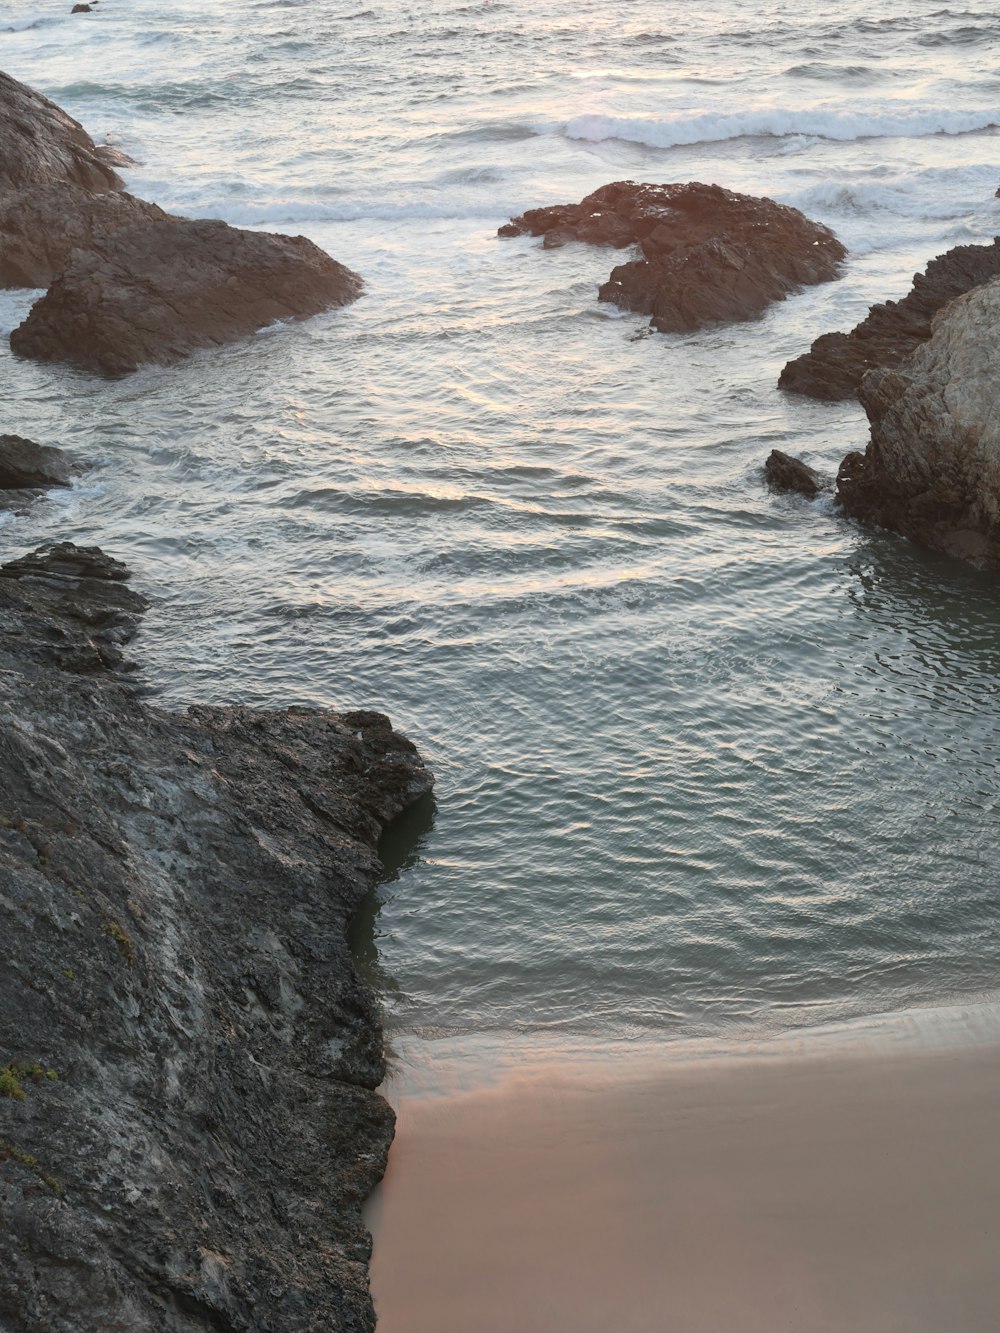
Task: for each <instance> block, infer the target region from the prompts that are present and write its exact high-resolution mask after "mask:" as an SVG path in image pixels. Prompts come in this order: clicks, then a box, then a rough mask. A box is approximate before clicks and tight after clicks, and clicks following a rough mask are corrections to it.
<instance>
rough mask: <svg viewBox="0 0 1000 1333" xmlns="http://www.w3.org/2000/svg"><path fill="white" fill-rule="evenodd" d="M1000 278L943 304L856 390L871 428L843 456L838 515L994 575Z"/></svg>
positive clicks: (998, 523)
mask: <svg viewBox="0 0 1000 1333" xmlns="http://www.w3.org/2000/svg"><path fill="white" fill-rule="evenodd" d="M998 385H1000V279H997V280H994V281H993V282H990V283H987V284H986V285H985V286H981V287H977V288H975V289H974V290H973V291H970V292H968V293H967V294H966V295H964V296H960V297H958V298H957V299H956V300H954V301H952V303H951V304H950V305H948V306H947V307H945V309H944V310H942V311H941V312H940V313H939V314H938V315H937V316H935V318H934V321H933V331H932V334H931V337H930V339H929V340H928V341H927V342H925V343H923V344H921V345H920V346H918V348H917V349H916V351H915V352H914V353H913V354H912V355H911V357H910V358H909V360H907V361H906V362H905V363H904V364H903V365H901V366H899V367H898V368H896V369H893V370H888V369H881V370H872V371H869V372H868V374H867V375H866V376H865V377H864V379H863V380H862V383H861V392H860V397H861V402H862V404H863V405H864V408H865V410H866V412H867V413H868V418H869V421H870V423H871V442H870V444H869V445H868V448H867V450H866V452H865V453H864V454H860V453H852V454H849V455H848V456H847V458H845V459H844V462H843V463H842V465H841V469H840V475H839V477H838V482H837V493H838V498H839V500H840V503H841V505H842V507H843V509H844V510H845V511H846V512H847V513H849V514H852V515H854V516H855V517H858V518H863V519H869V520H872V521H874V522H877V523H880V524H882V525H883V526H885V527H889V528H893V529H895V530H896V531H897V532H902V533H904V534H905V535H906V536H907V537H910V538H912V539H913V540H914V541H917V542H920V543H921V544H922V545H925V546H930V547H933V548H934V549H935V550H939V551H944V552H946V553H947V554H950V555H955V556H959V557H961V558H962V559H965V560H969V561H971V562H972V563H973V564H974V565H977V566H979V567H981V568H990V569H997V568H1000V411H998Z"/></svg>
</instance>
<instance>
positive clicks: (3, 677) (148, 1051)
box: [0, 543, 431, 1333]
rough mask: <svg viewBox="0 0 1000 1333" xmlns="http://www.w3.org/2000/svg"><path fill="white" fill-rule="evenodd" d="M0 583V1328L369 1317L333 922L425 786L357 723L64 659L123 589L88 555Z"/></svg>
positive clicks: (328, 1325) (353, 1063) (167, 1330)
mask: <svg viewBox="0 0 1000 1333" xmlns="http://www.w3.org/2000/svg"><path fill="white" fill-rule="evenodd" d="M2 573H3V577H0V714H2V718H3V725H2V726H0V936H2V938H3V941H4V967H3V968H2V969H0V1196H2V1201H3V1222H4V1225H3V1226H2V1227H0V1327H3V1328H4V1329H10V1330H14V1329H17V1330H19V1331H20V1333H82V1330H97V1329H101V1330H108V1331H109V1333H110V1331H111V1330H121V1333H126V1331H127V1333H205V1330H206V1329H216V1330H218V1329H228V1330H240V1331H241V1333H265V1331H270V1330H277V1329H280V1330H282V1333H307V1331H308V1333H318V1330H320V1329H322V1330H324V1333H326V1331H329V1333H370V1331H371V1330H372V1329H373V1328H374V1323H375V1320H374V1313H373V1310H372V1306H371V1301H370V1298H369V1294H368V1279H367V1262H368V1258H369V1252H370V1240H369V1237H368V1235H367V1233H366V1232H365V1230H364V1228H363V1226H362V1223H361V1219H360V1211H359V1210H360V1204H361V1201H362V1200H363V1198H364V1197H365V1196H366V1194H367V1193H368V1192H369V1190H370V1189H371V1188H372V1186H373V1185H374V1184H375V1182H376V1181H377V1180H378V1179H379V1177H380V1176H381V1174H382V1171H383V1168H384V1165H385V1158H386V1152H387V1150H388V1146H389V1141H390V1139H391V1137H392V1130H393V1115H392V1112H391V1110H390V1108H389V1107H388V1105H387V1104H386V1102H385V1101H384V1100H383V1099H382V1098H381V1097H380V1096H379V1095H378V1093H376V1092H375V1091H374V1088H375V1087H376V1086H377V1084H378V1083H379V1082H380V1080H381V1078H382V1075H383V1070H384V1062H383V1055H382V1042H381V1030H380V1024H379V1017H378V1012H377V1008H376V1005H375V1002H374V1000H373V998H372V996H371V994H370V993H369V992H368V991H367V989H366V988H365V987H364V986H363V985H362V984H361V982H360V981H359V978H358V976H357V974H356V972H355V969H354V966H353V963H352V959H351V956H350V953H349V950H348V947H347V944H346V940H345V926H346V924H347V921H348V919H349V917H350V915H351V913H352V912H353V911H354V909H355V908H356V906H357V904H358V902H359V900H360V899H361V897H362V896H363V895H364V894H365V893H366V892H367V891H368V890H370V889H371V888H372V887H373V885H374V884H375V882H376V881H377V879H378V876H379V865H378V861H377V859H376V854H375V846H376V840H377V838H378V836H379V832H380V829H381V828H382V826H383V825H384V824H385V822H386V821H388V820H390V819H391V818H392V817H393V816H394V815H396V814H398V813H399V812H400V811H401V810H402V809H404V808H405V807H406V806H407V805H409V804H410V803H411V802H412V801H413V800H415V799H416V798H418V797H419V796H421V795H422V794H424V793H426V792H427V791H428V789H429V787H430V785H431V779H430V776H429V775H428V773H427V771H426V770H425V768H424V766H423V765H422V763H421V761H420V759H419V756H418V755H417V754H416V752H415V750H414V748H413V746H412V745H411V744H410V743H409V742H408V741H406V740H405V739H404V738H403V737H401V736H399V735H398V734H397V733H395V732H394V731H393V730H392V728H391V726H390V725H389V723H388V721H387V719H386V718H385V717H383V716H382V715H381V714H378V713H367V712H354V713H345V714H336V713H333V712H328V711H324V710H320V709H307V708H297V709H296V708H291V709H287V710H283V711H280V712H261V711H258V710H255V709H252V708H245V707H233V708H226V707H198V708H192V709H191V710H189V712H188V713H186V714H184V715H181V716H178V715H174V714H170V713H167V712H164V711H162V710H160V709H157V708H154V707H150V706H149V705H147V704H144V703H142V702H141V701H140V700H139V699H138V698H137V697H136V695H135V694H134V693H133V692H132V691H131V690H129V689H128V688H126V687H125V685H124V683H123V682H122V680H121V679H120V676H119V673H118V671H117V669H116V665H115V663H114V662H113V661H110V662H106V663H104V664H103V665H102V666H101V667H100V669H95V670H93V671H90V672H88V674H86V675H83V676H81V675H80V674H79V673H78V672H77V670H76V669H75V668H73V669H71V670H69V671H67V670H64V669H62V667H63V666H65V665H67V664H68V663H67V662H65V661H60V658H59V655H58V654H56V655H55V656H53V655H52V654H51V652H50V647H51V645H52V644H53V643H55V644H62V645H63V647H64V648H65V649H66V651H67V652H68V651H69V647H70V645H71V644H73V643H75V644H76V645H77V648H78V649H80V650H81V651H82V650H83V649H85V648H86V646H87V644H88V643H93V641H94V640H95V638H96V635H95V627H98V628H99V622H101V621H102V620H103V618H104V616H105V614H106V611H107V602H108V599H116V598H118V599H120V598H121V596H122V595H123V594H126V593H128V592H129V590H128V588H127V571H126V570H125V569H124V567H123V566H121V565H120V564H119V563H118V562H115V561H111V560H110V559H109V558H108V557H106V556H104V555H103V554H102V553H101V552H99V551H97V550H95V549H93V548H89V549H81V548H76V547H72V546H71V545H70V544H68V543H64V544H62V545H61V546H59V547H57V548H54V549H52V550H43V551H42V552H40V553H35V554H34V555H33V556H31V557H28V558H26V559H25V560H23V561H21V562H17V568H14V567H12V566H11V565H8V566H5V567H4V569H3V571H2ZM133 596H134V597H138V595H137V594H133ZM139 600H140V601H141V599H139ZM125 614H132V615H133V627H134V611H133V612H125ZM69 665H71V664H69Z"/></svg>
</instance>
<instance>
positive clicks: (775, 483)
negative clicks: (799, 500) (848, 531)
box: [764, 449, 824, 500]
mask: <svg viewBox="0 0 1000 1333" xmlns="http://www.w3.org/2000/svg"><path fill="white" fill-rule="evenodd" d="M764 476H765V478H766V479H767V484H768V485H769V486H770V487H771V489H772V490H774V491H794V492H796V493H797V494H799V495H804V496H806V498H807V499H809V500H815V498H816V496H817V495H819V493H820V491H821V490H823V488H824V486H823V478H822V477H821V476H820V475H819V473H818V472H817V471H816V470H815V469H814V468H811V467H810V466H809V464H808V463H803V461H802V459H801V458H793V457H792V455H791V454H784V453H782V452H781V450H780V449H772V450H771V452H770V453H769V454H768V456H767V461H766V462H765V464H764Z"/></svg>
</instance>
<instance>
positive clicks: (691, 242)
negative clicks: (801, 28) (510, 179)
mask: <svg viewBox="0 0 1000 1333" xmlns="http://www.w3.org/2000/svg"><path fill="white" fill-rule="evenodd" d="M524 233H528V234H529V235H532V236H543V237H544V238H545V241H544V244H545V245H547V246H552V245H563V244H566V242H568V241H573V240H575V241H585V242H587V243H588V244H590V245H606V246H611V247H614V248H617V249H622V248H624V247H625V246H628V245H638V246H639V248H640V250H641V252H642V257H641V258H640V259H635V260H631V261H629V262H628V263H625V264H620V265H619V266H618V267H617V268H616V269H614V270H613V271H612V273H611V277H610V278H609V279H608V281H607V282H606V283H604V285H603V286H602V287H601V288H600V290H599V292H598V295H599V297H600V299H601V300H602V301H609V302H611V303H613V304H614V305H618V306H621V307H622V309H624V310H634V311H637V312H638V313H639V314H643V315H650V316H651V324H652V327H653V328H654V329H656V330H658V331H659V332H661V333H683V332H686V331H689V330H691V329H697V328H701V327H702V325H704V324H709V323H713V322H716V321H719V320H726V321H732V320H743V319H753V318H754V317H755V316H757V315H759V314H760V313H761V312H762V311H763V310H765V309H766V308H767V306H769V305H770V304H771V302H772V301H780V300H782V299H783V298H784V297H786V296H787V295H788V294H789V292H792V291H794V290H795V289H796V288H797V287H800V286H805V285H809V284H811V283H816V282H827V281H829V280H830V279H831V278H835V277H836V276H837V271H838V266H839V264H840V261H841V260H842V259H843V258H844V257H845V255H846V253H847V252H846V250H845V249H844V247H843V246H842V245H841V243H840V242H839V241H838V240H837V238H836V236H834V234H833V232H832V231H830V230H829V228H828V227H824V226H822V225H821V224H819V223H817V222H811V221H810V220H809V219H808V218H807V217H806V216H805V214H803V213H800V212H799V211H798V209H795V208H788V207H786V206H785V205H783V204H777V203H775V202H774V200H773V199H758V198H755V197H753V196H751V195H745V194H736V193H735V192H734V191H732V190H724V189H723V188H722V187H721V186H719V185H702V184H700V183H698V182H692V183H690V184H686V185H683V184H681V185H642V184H637V183H636V182H635V181H616V182H614V183H613V184H611V185H605V186H602V188H601V189H599V190H595V191H594V193H593V194H590V195H588V196H587V197H586V198H585V199H584V200H582V201H581V202H580V203H579V204H560V205H556V206H555V207H553V208H535V209H530V210H529V211H528V212H527V213H523V214H522V215H521V216H520V217H517V218H514V219H513V220H512V221H511V222H509V223H507V224H506V226H503V227H501V228H500V231H499V234H500V235H501V236H518V235H523V234H524Z"/></svg>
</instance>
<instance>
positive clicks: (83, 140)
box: [0, 72, 122, 195]
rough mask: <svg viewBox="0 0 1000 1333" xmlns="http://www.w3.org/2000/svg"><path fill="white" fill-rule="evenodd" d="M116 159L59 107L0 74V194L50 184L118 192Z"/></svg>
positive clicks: (119, 178) (6, 75) (120, 183)
mask: <svg viewBox="0 0 1000 1333" xmlns="http://www.w3.org/2000/svg"><path fill="white" fill-rule="evenodd" d="M116 157H117V155H116V154H115V153H114V152H113V150H107V149H102V148H98V147H97V145H96V144H95V143H94V141H93V139H91V137H90V135H89V134H88V133H87V132H86V130H85V129H84V128H83V126H82V125H81V124H80V122H79V121H77V120H74V119H73V117H72V116H68V115H67V114H66V112H65V111H63V110H62V109H61V108H60V107H58V106H56V104H55V102H50V101H49V99H48V98H47V97H43V96H42V94H41V93H37V92H35V90H34V89H33V88H29V87H27V85H26V84H23V83H18V81H17V80H16V79H12V78H11V77H10V75H9V74H4V73H3V72H0V195H2V194H4V193H6V192H7V191H11V190H22V189H24V188H26V187H28V186H37V185H48V184H50V183H51V182H52V181H64V182H67V183H69V184H70V185H78V186H80V187H81V188H82V189H84V190H95V191H102V190H118V189H121V186H122V180H121V177H120V176H119V175H118V173H117V172H116V171H115V170H114V166H113V165H112V163H113V162H114V161H115V159H116Z"/></svg>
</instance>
